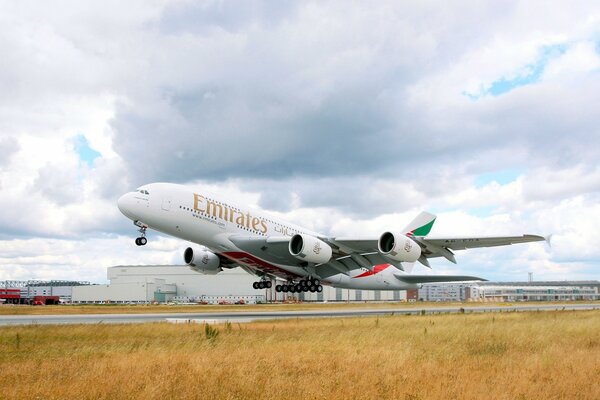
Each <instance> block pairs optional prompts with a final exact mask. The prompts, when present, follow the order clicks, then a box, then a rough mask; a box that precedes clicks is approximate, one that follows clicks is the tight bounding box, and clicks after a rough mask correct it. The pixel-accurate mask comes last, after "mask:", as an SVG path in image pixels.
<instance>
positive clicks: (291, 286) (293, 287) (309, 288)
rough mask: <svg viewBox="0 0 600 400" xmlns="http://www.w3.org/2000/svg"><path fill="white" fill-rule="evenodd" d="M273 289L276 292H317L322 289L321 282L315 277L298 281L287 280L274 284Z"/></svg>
mask: <svg viewBox="0 0 600 400" xmlns="http://www.w3.org/2000/svg"><path fill="white" fill-rule="evenodd" d="M275 291H276V292H277V293H279V292H283V293H287V292H290V293H301V292H311V293H314V292H317V293H321V292H322V291H323V286H321V282H320V281H319V280H318V279H315V278H308V279H303V280H301V281H300V282H298V283H294V282H289V283H287V284H283V285H276V286H275Z"/></svg>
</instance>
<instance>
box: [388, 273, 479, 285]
mask: <svg viewBox="0 0 600 400" xmlns="http://www.w3.org/2000/svg"><path fill="white" fill-rule="evenodd" d="M394 276H395V277H396V278H397V279H399V280H401V281H402V282H405V283H434V282H468V281H486V280H487V279H483V278H479V277H477V276H468V275H401V274H394Z"/></svg>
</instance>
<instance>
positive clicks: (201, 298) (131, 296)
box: [0, 265, 600, 304]
mask: <svg viewBox="0 0 600 400" xmlns="http://www.w3.org/2000/svg"><path fill="white" fill-rule="evenodd" d="M107 278H108V281H109V282H110V283H108V284H90V283H89V282H74V281H4V282H0V303H13V304H34V303H35V304H56V303H59V302H60V303H151V302H158V303H166V302H177V303H206V304H219V303H221V304H234V303H245V304H253V303H265V302H271V301H285V300H298V301H309V302H335V301H343V302H364V301H433V302H441V301H570V300H586V301H591V300H599V299H600V282H599V281H559V282H556V281H551V282H544V281H536V282H533V281H530V282H464V283H460V282H454V283H430V284H424V285H422V287H421V288H420V289H411V290H408V291H400V290H395V291H377V290H352V289H339V288H334V287H330V286H324V287H323V292H321V293H310V292H308V293H295V294H290V293H277V292H275V290H274V285H273V287H272V288H271V289H262V290H255V289H253V288H252V283H253V282H255V281H256V277H255V276H253V275H250V274H248V273H247V272H246V271H244V270H243V269H241V268H233V269H228V270H224V271H222V272H220V273H218V274H216V275H203V274H199V273H197V272H194V271H192V270H191V269H190V268H189V267H187V266H181V265H137V266H134V265H122V266H116V267H110V268H108V269H107Z"/></svg>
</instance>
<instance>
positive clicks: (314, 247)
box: [289, 233, 333, 264]
mask: <svg viewBox="0 0 600 400" xmlns="http://www.w3.org/2000/svg"><path fill="white" fill-rule="evenodd" d="M289 250H290V254H291V255H293V256H294V257H296V258H297V259H299V260H302V261H306V262H309V263H314V264H324V263H326V262H328V261H329V260H330V259H331V254H332V253H333V250H332V249H331V247H330V246H329V245H328V244H327V243H325V242H324V241H322V240H321V239H318V238H316V237H314V236H310V235H304V234H301V233H298V234H295V235H294V236H292V238H291V239H290V246H289Z"/></svg>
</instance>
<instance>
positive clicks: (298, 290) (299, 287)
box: [295, 284, 304, 293]
mask: <svg viewBox="0 0 600 400" xmlns="http://www.w3.org/2000/svg"><path fill="white" fill-rule="evenodd" d="M295 289H296V292H298V293H301V292H303V291H304V290H302V285H300V284H297V285H296V288H295Z"/></svg>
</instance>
